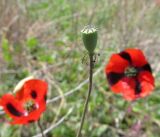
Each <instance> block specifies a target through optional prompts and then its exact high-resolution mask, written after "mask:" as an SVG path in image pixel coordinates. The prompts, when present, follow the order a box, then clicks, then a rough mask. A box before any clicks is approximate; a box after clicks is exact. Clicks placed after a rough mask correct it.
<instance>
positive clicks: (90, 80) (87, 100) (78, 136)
mask: <svg viewBox="0 0 160 137" xmlns="http://www.w3.org/2000/svg"><path fill="white" fill-rule="evenodd" d="M89 59H90V70H89V88H88V95H87V98H86V101H85V105H84V110H83V114H82V118H81V123H80V128H79V130H78V133H77V136H76V137H81V130H82V128H83V123H84V120H85V115H86V112H87V110H88V103H89V98H90V95H91V92H92V78H93V65H94V64H93V54H89Z"/></svg>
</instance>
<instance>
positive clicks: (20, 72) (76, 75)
mask: <svg viewBox="0 0 160 137" xmlns="http://www.w3.org/2000/svg"><path fill="white" fill-rule="evenodd" d="M155 1H156V0H141V1H140V0H132V1H129V0H0V85H1V86H0V96H1V95H2V94H4V93H7V92H11V91H12V90H13V88H14V86H15V85H16V84H17V83H18V81H19V80H21V79H23V78H25V77H26V76H29V75H33V74H34V75H36V76H37V77H38V78H42V79H45V80H46V81H47V82H48V83H49V92H48V99H51V98H54V97H56V96H59V95H61V96H63V94H65V93H66V92H68V91H70V90H71V89H74V88H75V87H77V86H78V85H79V84H80V83H81V82H83V81H84V80H86V79H87V78H88V66H87V65H85V63H82V58H83V57H84V56H85V49H84V47H83V44H82V40H81V34H80V30H81V29H82V28H83V27H84V26H85V25H87V24H94V25H96V27H97V28H98V29H99V39H98V46H97V49H96V52H97V53H100V56H99V57H98V61H97V64H96V66H95V69H94V72H96V71H97V70H100V71H99V73H98V74H97V75H96V76H95V77H94V85H93V87H94V88H93V89H94V90H93V92H92V95H91V100H90V104H89V112H88V113H87V118H86V122H85V124H84V128H83V137H159V136H160V130H159V129H160V109H159V108H160V103H159V100H160V96H159V94H160V5H158V3H156V2H155ZM157 1H158V0H157ZM126 47H138V48H140V49H142V50H143V51H144V52H145V55H146V56H147V57H148V60H149V62H150V63H151V66H152V68H153V73H154V76H155V78H156V88H155V91H154V92H153V94H151V95H150V96H148V97H146V98H144V99H140V100H137V101H136V102H133V103H132V104H131V103H129V102H127V101H125V100H124V99H123V98H122V97H121V96H119V95H115V94H113V93H112V92H111V91H110V90H109V88H108V84H107V82H106V77H105V74H104V72H103V70H104V66H105V64H106V63H107V61H108V58H109V56H110V55H111V54H112V53H114V52H118V51H120V50H123V49H124V48H126ZM86 62H87V59H86ZM86 93H87V84H85V85H84V86H82V87H81V88H80V89H78V90H77V91H76V92H75V93H73V94H71V95H69V96H68V97H62V99H60V100H58V101H56V102H53V103H49V104H48V106H47V111H46V112H45V113H44V115H43V117H42V119H41V122H42V123H43V129H47V128H49V127H50V126H51V125H54V124H55V123H56V122H57V121H58V120H59V119H61V118H62V117H63V116H65V115H66V114H67V112H68V110H69V109H70V108H72V107H74V108H73V110H72V112H71V113H70V114H69V116H68V117H66V119H65V120H64V121H63V122H62V123H61V124H60V125H59V126H57V127H56V128H54V129H53V130H52V131H51V132H49V133H48V134H47V137H75V135H76V131H77V130H78V127H79V121H80V117H81V114H82V111H83V103H84V100H85V97H86ZM3 119H4V115H0V120H1V124H0V136H1V137H30V136H32V135H36V134H37V133H39V132H40V131H39V128H38V127H37V125H36V123H33V124H30V125H25V126H13V125H9V124H7V123H4V122H3Z"/></svg>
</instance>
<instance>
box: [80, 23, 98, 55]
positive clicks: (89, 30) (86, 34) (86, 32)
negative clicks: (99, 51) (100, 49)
mask: <svg viewBox="0 0 160 137" xmlns="http://www.w3.org/2000/svg"><path fill="white" fill-rule="evenodd" d="M81 32H82V39H83V43H84V46H85V48H86V49H87V50H88V52H89V53H90V54H92V53H93V52H94V49H95V48H96V45H97V29H96V28H95V27H94V26H91V25H88V26H86V27H84V29H83V30H82V31H81Z"/></svg>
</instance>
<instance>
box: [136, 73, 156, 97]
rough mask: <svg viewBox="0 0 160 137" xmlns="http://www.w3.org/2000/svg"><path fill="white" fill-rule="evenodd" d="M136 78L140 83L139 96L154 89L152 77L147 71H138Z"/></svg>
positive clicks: (143, 95)
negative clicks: (140, 90)
mask: <svg viewBox="0 0 160 137" xmlns="http://www.w3.org/2000/svg"><path fill="white" fill-rule="evenodd" d="M138 79H139V81H140V83H141V88H142V92H141V94H140V95H141V97H145V96H147V95H148V94H150V93H151V92H152V91H153V89H154V77H153V76H152V74H151V73H149V72H148V71H142V72H140V73H139V76H138Z"/></svg>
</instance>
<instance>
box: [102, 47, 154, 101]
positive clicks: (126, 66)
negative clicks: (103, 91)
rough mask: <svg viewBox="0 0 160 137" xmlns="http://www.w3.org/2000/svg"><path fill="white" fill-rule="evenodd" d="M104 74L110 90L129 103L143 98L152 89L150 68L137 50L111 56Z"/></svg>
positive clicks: (152, 78)
mask: <svg viewBox="0 0 160 137" xmlns="http://www.w3.org/2000/svg"><path fill="white" fill-rule="evenodd" d="M105 73H106V76H107V80H108V83H109V85H110V87H111V90H113V91H114V92H115V93H120V94H122V95H123V96H124V98H125V99H126V100H129V101H132V100H135V99H137V98H140V97H145V96H147V95H148V94H150V93H151V92H152V90H153V89H154V77H153V76H152V71H151V67H150V65H149V63H148V62H147V60H146V58H145V56H144V54H143V53H142V51H141V50H139V49H126V50H125V51H122V52H120V53H118V54H113V55H112V56H111V58H110V60H109V63H108V64H107V65H106V67H105Z"/></svg>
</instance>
